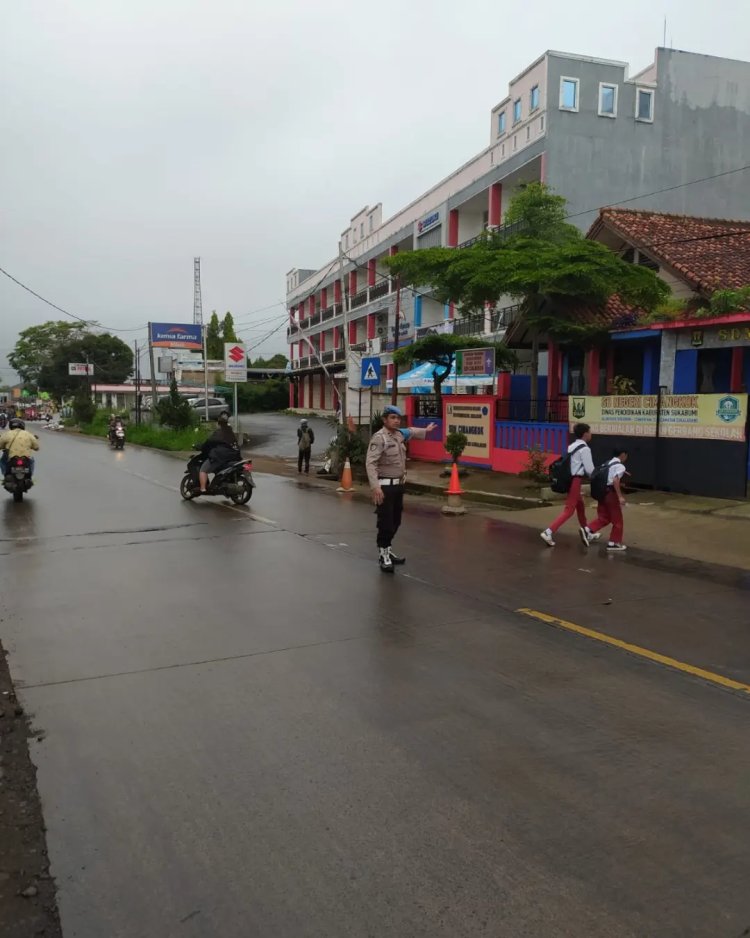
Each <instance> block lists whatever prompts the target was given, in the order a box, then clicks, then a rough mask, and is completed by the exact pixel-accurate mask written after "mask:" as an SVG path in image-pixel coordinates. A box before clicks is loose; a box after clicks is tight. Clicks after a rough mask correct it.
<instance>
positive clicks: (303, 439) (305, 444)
mask: <svg viewBox="0 0 750 938" xmlns="http://www.w3.org/2000/svg"><path fill="white" fill-rule="evenodd" d="M311 446H312V443H311V442H310V431H309V430H307V429H305V430H303V431H302V434H301V435H300V438H299V448H300V449H301V450H304V449H310V447H311Z"/></svg>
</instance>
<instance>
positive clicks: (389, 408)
mask: <svg viewBox="0 0 750 938" xmlns="http://www.w3.org/2000/svg"><path fill="white" fill-rule="evenodd" d="M388 414H395V415H396V416H397V417H403V416H404V415H403V414H402V413H401V408H400V407H396V405H395V404H386V406H385V407H384V408H383V416H384V417H387V416H388Z"/></svg>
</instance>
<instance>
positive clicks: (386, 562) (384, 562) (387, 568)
mask: <svg viewBox="0 0 750 938" xmlns="http://www.w3.org/2000/svg"><path fill="white" fill-rule="evenodd" d="M379 552H380V569H381V570H382V571H383V573H393V561H392V560H391V550H390V548H389V547H381V548H380V549H379Z"/></svg>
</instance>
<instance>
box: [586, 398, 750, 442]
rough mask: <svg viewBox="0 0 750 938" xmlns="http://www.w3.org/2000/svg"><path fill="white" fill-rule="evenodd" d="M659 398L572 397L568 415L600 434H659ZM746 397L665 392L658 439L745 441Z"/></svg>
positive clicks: (662, 400) (662, 399)
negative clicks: (657, 427) (657, 417)
mask: <svg viewBox="0 0 750 938" xmlns="http://www.w3.org/2000/svg"><path fill="white" fill-rule="evenodd" d="M657 402H658V398H657V396H656V395H655V394H642V395H637V394H633V395H626V396H617V395H611V396H609V397H574V396H572V395H571V396H570V397H569V398H568V417H569V419H570V426H571V429H572V427H573V424H575V423H579V422H583V423H587V424H589V425H590V426H591V430H592V432H593V433H595V434H599V435H601V436H656V408H657ZM746 423H747V394H663V395H662V398H661V411H660V413H659V436H662V437H671V438H673V439H683V440H729V441H731V442H735V443H742V442H744V440H745V425H746Z"/></svg>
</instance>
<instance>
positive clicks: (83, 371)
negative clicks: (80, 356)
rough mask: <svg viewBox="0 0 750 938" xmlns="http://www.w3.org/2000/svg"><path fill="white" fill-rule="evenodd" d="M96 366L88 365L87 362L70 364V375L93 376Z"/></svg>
mask: <svg viewBox="0 0 750 938" xmlns="http://www.w3.org/2000/svg"><path fill="white" fill-rule="evenodd" d="M93 373H94V366H93V365H87V364H86V362H68V374H69V375H84V376H85V375H93Z"/></svg>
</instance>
